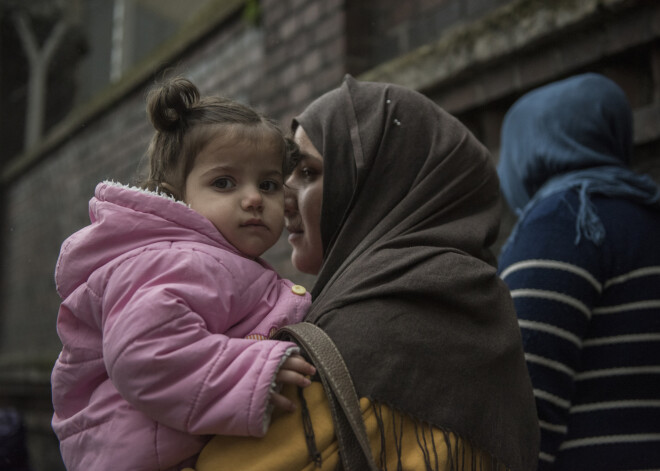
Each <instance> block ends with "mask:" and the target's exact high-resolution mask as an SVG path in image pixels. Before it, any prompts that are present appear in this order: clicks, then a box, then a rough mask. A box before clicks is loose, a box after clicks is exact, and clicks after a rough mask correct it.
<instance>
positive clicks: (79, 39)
mask: <svg viewBox="0 0 660 471" xmlns="http://www.w3.org/2000/svg"><path fill="white" fill-rule="evenodd" d="M586 71H593V72H600V73H602V74H604V75H606V76H608V77H610V78H611V79H613V80H614V81H616V82H617V83H618V84H619V85H620V86H621V87H622V88H623V89H624V90H625V92H626V93H627V95H628V98H629V100H630V102H631V103H632V105H633V108H634V116H635V162H634V164H635V167H636V168H637V169H638V170H643V171H646V172H648V173H650V174H651V175H652V176H653V177H654V178H655V179H656V180H658V181H660V2H654V1H644V0H562V1H555V2H547V1H542V0H514V1H504V0H397V1H394V0H186V1H185V2H184V1H179V0H13V1H12V0H0V179H1V184H0V204H1V206H0V211H1V212H0V216H1V223H0V437H4V438H0V452H2V449H3V447H7V446H11V449H12V450H13V451H14V452H15V453H16V454H20V453H22V450H21V447H20V445H19V444H18V443H20V440H19V441H15V442H11V441H9V440H10V439H16V437H17V436H18V434H20V427H21V425H22V427H23V428H22V431H23V433H24V436H25V444H26V448H25V453H26V454H27V455H29V465H30V468H29V469H31V470H33V471H51V470H52V471H59V470H62V469H63V466H62V464H61V459H60V457H59V451H58V444H57V440H56V438H55V436H54V435H53V433H52V431H51V428H50V419H51V415H52V406H51V401H50V371H51V368H52V366H53V363H54V361H55V359H56V358H57V355H58V353H59V350H60V347H61V345H60V342H59V339H58V337H57V333H56V331H55V321H56V316H57V310H58V306H59V298H58V296H57V294H56V292H55V286H54V282H53V272H54V267H55V262H56V259H57V256H58V253H59V249H60V244H61V243H62V242H63V241H64V239H65V238H66V237H67V236H69V235H70V234H71V233H73V232H74V231H76V230H78V229H80V228H81V227H83V226H84V225H86V224H87V223H88V222H89V220H88V214H87V203H88V201H89V199H90V197H91V196H92V194H93V191H94V187H95V185H96V184H97V183H98V182H99V181H101V180H105V179H111V180H116V181H120V182H122V183H132V182H133V180H134V177H135V175H136V174H137V173H138V172H140V170H141V169H142V168H144V167H143V166H144V163H145V162H144V155H145V151H146V147H147V144H148V141H149V139H150V137H151V132H152V129H151V126H150V125H149V123H148V121H147V118H146V113H145V98H146V93H147V91H148V90H149V89H150V88H151V87H152V86H153V85H154V83H155V82H156V80H158V79H159V78H161V77H163V74H180V75H183V76H186V77H188V78H190V79H191V80H192V81H193V82H194V83H196V84H197V85H198V87H199V88H200V91H201V92H202V94H221V95H225V96H228V97H231V98H234V99H238V100H239V101H242V102H244V103H247V104H250V105H252V106H254V107H256V108H258V109H259V110H261V111H263V112H265V113H266V114H268V115H270V116H272V117H274V118H276V119H277V120H278V121H280V122H281V124H282V125H283V126H284V127H288V124H289V120H290V119H291V117H292V116H294V115H295V114H296V113H297V112H299V111H301V110H302V109H303V108H304V107H305V106H306V105H307V104H308V103H309V102H310V101H311V100H313V99H314V98H315V97H317V96H319V95H320V94H322V93H323V92H325V91H327V90H329V89H331V88H334V87H336V86H338V85H339V84H340V82H341V79H342V77H343V76H344V74H346V73H350V74H352V75H354V76H356V77H357V78H359V79H363V80H371V81H384V82H393V83H398V84H401V85H405V86H408V87H410V88H413V89H416V90H419V91H421V92H422V93H424V94H426V95H428V96H429V97H431V98H432V99H433V100H435V101H436V102H438V103H439V104H440V105H441V106H443V107H444V108H445V109H446V110H448V111H449V112H451V113H453V114H454V115H456V116H457V117H458V118H459V119H460V120H461V121H463V123H464V124H466V125H467V126H468V127H469V128H470V129H471V130H472V132H473V133H474V134H475V135H476V136H477V137H478V138H479V139H480V140H481V141H482V142H483V143H484V144H485V145H486V146H487V147H488V148H490V149H491V151H492V152H493V156H494V158H495V159H496V158H497V149H498V145H499V132H500V125H501V122H502V118H503V116H504V113H505V112H506V110H507V109H508V107H509V106H510V105H511V104H512V103H513V101H515V99H516V98H518V97H519V96H520V95H522V94H523V93H525V92H526V91H528V90H529V89H531V88H535V87H537V86H540V85H542V84H544V83H547V82H550V81H554V80H557V79H560V78H563V77H566V76H568V75H573V74H576V73H580V72H586ZM375 204H377V202H376V203H375ZM503 217H504V219H503V224H502V228H501V234H500V239H499V241H500V242H498V245H496V247H495V250H496V252H497V250H498V247H499V244H501V241H502V240H503V239H504V238H505V237H506V236H507V235H508V231H510V229H511V226H512V224H513V222H514V217H513V216H512V215H511V214H509V213H508V212H507V211H506V210H504V212H503ZM288 257H289V250H288V245H287V243H286V240H285V238H284V237H283V238H282V240H280V242H279V243H278V244H277V245H276V246H275V247H274V248H273V249H271V250H270V251H269V252H267V254H266V256H265V258H266V259H267V260H268V261H270V262H271V263H272V264H273V265H274V266H275V267H276V268H277V269H278V270H279V271H280V272H281V273H282V274H283V275H284V276H286V277H289V278H291V279H293V280H294V281H296V282H298V283H301V284H303V285H306V286H308V287H311V285H312V284H313V281H314V279H313V277H310V276H304V275H300V274H299V273H297V272H295V270H293V268H292V267H291V265H290V262H289V260H288ZM3 434H4V435H3ZM12 434H14V435H12ZM8 437H9V438H8ZM12 437H13V438H12ZM19 438H20V437H19ZM3 440H4V441H3ZM2 466H3V465H2V464H0V470H2V469H6V470H9V469H12V470H13V469H15V470H18V469H27V468H18V467H15V468H3V467H2Z"/></svg>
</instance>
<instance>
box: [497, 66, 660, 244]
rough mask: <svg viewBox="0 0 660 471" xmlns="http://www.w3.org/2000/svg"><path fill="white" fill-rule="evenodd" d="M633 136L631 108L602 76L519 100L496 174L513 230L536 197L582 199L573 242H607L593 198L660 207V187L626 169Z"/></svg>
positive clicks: (505, 125)
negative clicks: (571, 193) (567, 194)
mask: <svg viewBox="0 0 660 471" xmlns="http://www.w3.org/2000/svg"><path fill="white" fill-rule="evenodd" d="M632 135H633V131H632V111H631V109H630V104H629V103H628V100H627V98H626V96H625V94H624V92H623V90H621V88H619V86H618V85H616V84H615V83H614V82H613V81H611V80H610V79H608V78H606V77H604V76H602V75H599V74H595V73H587V74H582V75H577V76H574V77H571V78H568V79H565V80H560V81H558V82H554V83H551V84H549V85H546V86H544V87H541V88H538V89H536V90H533V91H531V92H529V93H527V94H526V95H524V96H523V97H521V98H520V99H519V100H518V101H516V102H515V103H514V104H513V106H512V107H511V109H509V111H508V112H507V114H506V116H505V117H504V123H503V125H502V136H501V137H502V139H501V148H500V161H499V165H498V169H497V171H498V174H499V177H500V182H501V187H502V192H503V194H504V197H505V198H506V200H507V202H508V204H509V206H511V208H512V209H513V210H514V211H515V212H516V213H517V214H518V215H519V221H518V226H519V225H520V223H521V222H522V221H523V220H524V218H525V216H526V215H527V214H528V213H529V211H530V209H531V208H532V207H534V206H535V204H536V203H538V202H539V201H540V200H541V199H543V198H545V197H547V196H550V195H552V194H555V193H558V192H561V191H565V190H568V189H575V190H576V191H577V192H578V194H579V196H580V207H579V209H578V212H577V219H576V223H575V224H576V232H577V235H576V239H575V243H576V244H578V243H579V242H580V238H581V235H584V236H585V237H586V238H587V239H588V240H591V241H592V242H594V243H595V244H596V245H599V244H600V243H601V242H602V241H603V239H604V237H605V229H604V227H603V225H602V222H601V221H600V218H599V217H598V214H597V212H596V210H595V207H594V206H593V204H592V203H591V198H590V196H591V195H594V194H599V195H604V196H610V197H617V198H625V199H628V200H632V201H635V202H637V203H639V204H643V205H649V206H652V207H655V208H657V209H660V186H658V185H657V184H656V183H655V182H654V181H653V179H651V177H649V176H648V175H641V174H637V173H635V172H633V171H632V170H630V168H628V165H629V163H630V158H631V154H632ZM515 234H516V229H515V228H514V231H513V233H512V234H511V237H510V238H509V241H511V240H512V239H513V238H514V237H515Z"/></svg>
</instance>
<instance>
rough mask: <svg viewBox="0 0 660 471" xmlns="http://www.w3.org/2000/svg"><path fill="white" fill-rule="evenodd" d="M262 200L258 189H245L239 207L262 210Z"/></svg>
mask: <svg viewBox="0 0 660 471" xmlns="http://www.w3.org/2000/svg"><path fill="white" fill-rule="evenodd" d="M263 204H264V198H263V195H262V194H261V192H260V191H259V188H256V187H248V188H246V189H245V192H244V194H243V198H242V200H241V206H242V207H243V209H258V210H260V209H263Z"/></svg>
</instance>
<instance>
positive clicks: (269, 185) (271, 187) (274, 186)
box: [259, 180, 281, 193]
mask: <svg viewBox="0 0 660 471" xmlns="http://www.w3.org/2000/svg"><path fill="white" fill-rule="evenodd" d="M280 186H281V185H280V184H279V183H278V182H276V181H273V180H266V181H264V182H261V184H260V185H259V189H261V190H262V191H265V192H266V193H273V192H275V191H277V190H279V189H280Z"/></svg>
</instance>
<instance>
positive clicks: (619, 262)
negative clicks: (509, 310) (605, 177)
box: [499, 191, 660, 471]
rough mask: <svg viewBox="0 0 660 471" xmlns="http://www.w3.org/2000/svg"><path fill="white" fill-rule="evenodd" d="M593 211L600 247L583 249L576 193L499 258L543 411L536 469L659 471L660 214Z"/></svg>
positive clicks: (614, 205)
mask: <svg viewBox="0 0 660 471" xmlns="http://www.w3.org/2000/svg"><path fill="white" fill-rule="evenodd" d="M592 202H593V203H594V205H595V206H596V210H597V212H598V215H599V217H600V218H601V220H602V222H603V224H604V226H605V229H606V236H605V241H604V242H603V243H602V245H601V246H600V247H597V246H596V245H595V244H593V243H592V242H591V241H588V240H585V239H584V237H583V238H582V240H581V241H580V243H579V244H578V245H576V244H575V236H576V232H575V213H576V211H577V208H578V196H577V193H575V192H574V191H566V192H563V193H559V194H555V195H552V196H549V197H548V198H546V199H545V200H543V201H541V202H540V203H539V204H538V205H537V206H536V207H535V208H534V209H533V210H532V211H531V212H530V214H529V215H528V216H527V217H526V218H525V221H524V223H523V224H522V225H521V226H520V227H519V229H518V232H517V236H516V238H515V240H514V241H512V242H511V243H509V244H508V245H507V246H506V247H505V249H504V250H503V253H502V254H501V256H500V268H499V271H500V276H501V277H502V279H503V280H504V281H505V282H506V283H507V285H508V286H509V288H510V289H511V295H512V297H513V300H514V303H515V307H516V311H517V314H518V318H519V324H520V328H521V333H522V338H523V344H524V348H525V358H526V361H527V366H528V370H529V373H530V376H531V379H532V384H533V387H534V395H535V398H536V404H537V408H538V414H539V424H540V428H541V451H540V454H539V468H538V469H539V471H543V470H550V469H553V470H599V471H600V470H650V469H655V470H660V212H657V211H655V212H654V211H652V210H650V209H648V208H645V207H642V206H638V205H636V204H633V203H630V202H628V201H622V200H616V199H611V198H606V197H598V196H593V197H592Z"/></svg>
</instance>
